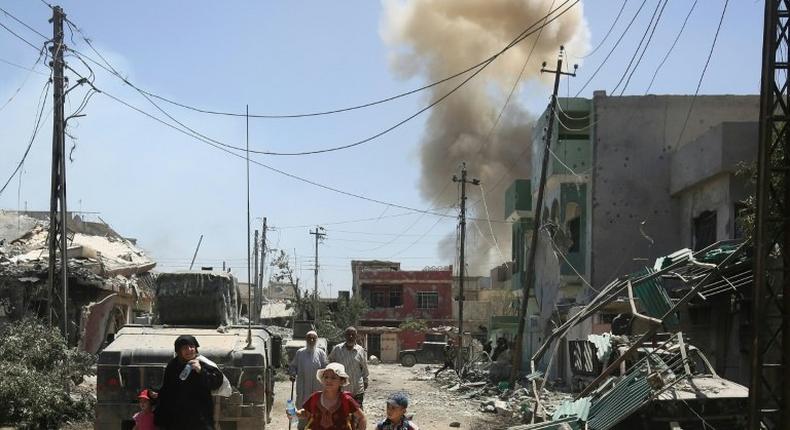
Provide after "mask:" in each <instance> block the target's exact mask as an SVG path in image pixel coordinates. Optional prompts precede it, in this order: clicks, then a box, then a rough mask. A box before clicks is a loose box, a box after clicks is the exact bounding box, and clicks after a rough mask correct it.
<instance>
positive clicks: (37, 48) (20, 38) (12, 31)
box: [0, 22, 39, 51]
mask: <svg viewBox="0 0 790 430" xmlns="http://www.w3.org/2000/svg"><path fill="white" fill-rule="evenodd" d="M0 27H3V28H4V29H5V30H6V31H7V32H9V33H11V34H12V35H14V36H16V38H17V39H19V40H21V41H22V42H24V43H25V44H27V45H30V46H31V47H32V48H33V49H35V50H36V51H38V50H39V47H37V46H36V45H34V44H32V43H30V42H29V41H28V40H27V39H25V38H24V37H22V36H20V35H19V34H18V33H16V32H14V30H11V29H10V28H8V27H6V25H5V24H3V23H2V22H0Z"/></svg>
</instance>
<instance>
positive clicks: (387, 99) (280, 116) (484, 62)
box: [66, 0, 578, 119]
mask: <svg viewBox="0 0 790 430" xmlns="http://www.w3.org/2000/svg"><path fill="white" fill-rule="evenodd" d="M569 1H571V0H565V1H564V2H563V3H562V4H561V5H560V6H559V7H557V8H556V9H554V10H553V11H550V12H549V14H548V15H547V16H546V18H547V17H548V16H550V15H551V14H552V13H554V12H556V11H557V10H559V9H561V8H562V7H563V6H564V5H565V4H567V3H568V2H569ZM576 3H578V0H576V1H574V3H573V5H575V4H576ZM573 5H571V7H573ZM563 13H565V12H562V13H561V14H560V15H562V14H563ZM542 20H544V18H540V19H539V20H538V21H536V22H535V23H533V24H532V25H530V26H529V27H527V29H525V30H524V31H522V32H521V33H520V34H519V35H518V36H517V37H516V38H514V39H513V40H512V41H511V42H510V43H509V44H508V45H507V46H506V47H505V48H504V49H502V50H501V51H499V52H497V53H495V54H493V55H491V56H489V57H488V58H486V59H484V60H482V61H480V62H478V63H477V64H474V65H472V66H470V67H467V68H466V69H464V70H462V71H460V72H457V73H454V74H452V75H449V76H447V77H445V78H442V79H440V80H438V81H435V82H432V83H429V84H427V85H424V86H422V87H419V88H415V89H413V90H409V91H406V92H403V93H400V94H396V95H393V96H389V97H385V98H382V99H378V100H374V101H371V102H367V103H362V104H359V105H355V106H349V107H344V108H337V109H331V110H325V111H317V112H307V113H295V114H250V115H249V117H250V118H267V119H288V118H304V117H315V116H325V115H332V114H337V113H342V112H348V111H353V110H358V109H363V108H367V107H372V106H376V105H379V104H383V103H386V102H390V101H393V100H397V99H399V98H402V97H406V96H409V95H412V94H415V93H418V92H421V91H424V90H427V89H430V88H433V87H435V86H437V85H440V84H442V83H445V82H447V81H450V80H453V79H455V78H457V77H459V76H462V75H464V74H466V73H469V72H471V71H472V70H475V69H477V68H480V67H481V66H483V67H484V65H485V66H487V65H488V63H490V62H492V61H493V60H495V59H496V58H497V57H498V56H499V55H501V54H502V53H504V52H505V51H507V50H508V49H510V48H512V47H513V46H515V45H516V44H518V43H519V42H520V41H521V40H523V39H524V38H525V37H526V36H528V35H525V34H524V33H526V32H527V31H529V29H530V28H532V27H534V26H535V25H537V23H538V22H540V21H542ZM66 22H67V23H68V24H69V25H70V26H71V27H73V29H74V30H76V31H77V32H78V33H79V34H80V35H81V36H82V38H83V39H84V40H85V41H86V42H87V43H88V45H89V46H90V47H91V49H92V50H93V51H94V52H96V53H97V55H99V56H100V57H101V54H99V53H98V52H97V51H96V49H95V48H93V46H92V44H91V43H90V40H89V39H88V38H87V36H85V34H84V32H83V31H82V29H80V28H79V27H78V26H77V25H76V24H75V23H74V22H72V21H70V20H68V19H66ZM102 59H103V58H102ZM103 60H104V59H103ZM104 61H105V62H106V60H104ZM108 66H109V63H108ZM110 68H112V67H110ZM111 73H112V72H111ZM124 81H126V82H127V83H128V84H129V85H130V86H133V84H131V82H129V81H127V80H126V79H124ZM139 91H141V92H143V93H145V94H146V95H148V96H151V97H153V98H156V99H159V100H162V101H164V102H166V103H170V104H172V105H175V106H178V107H181V108H184V109H189V110H192V111H195V112H199V113H204V114H211V115H222V116H234V117H242V116H246V114H244V113H239V112H226V111H218V110H211V109H203V108H198V107H195V106H192V105H188V104H186V103H182V102H178V101H174V100H172V99H169V98H167V97H164V96H161V95H158V94H155V93H152V92H148V91H146V90H142V89H139Z"/></svg>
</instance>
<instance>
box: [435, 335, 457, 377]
mask: <svg viewBox="0 0 790 430" xmlns="http://www.w3.org/2000/svg"><path fill="white" fill-rule="evenodd" d="M442 352H443V353H444V366H442V368H441V369H439V370H437V371H436V372H434V374H433V376H434V378H435V377H437V376H439V373H441V372H444V371H445V370H446V369H455V358H456V357H457V356H458V348H456V346H455V345H454V344H453V340H452V339H448V340H447V345H445V346H444V351H442Z"/></svg>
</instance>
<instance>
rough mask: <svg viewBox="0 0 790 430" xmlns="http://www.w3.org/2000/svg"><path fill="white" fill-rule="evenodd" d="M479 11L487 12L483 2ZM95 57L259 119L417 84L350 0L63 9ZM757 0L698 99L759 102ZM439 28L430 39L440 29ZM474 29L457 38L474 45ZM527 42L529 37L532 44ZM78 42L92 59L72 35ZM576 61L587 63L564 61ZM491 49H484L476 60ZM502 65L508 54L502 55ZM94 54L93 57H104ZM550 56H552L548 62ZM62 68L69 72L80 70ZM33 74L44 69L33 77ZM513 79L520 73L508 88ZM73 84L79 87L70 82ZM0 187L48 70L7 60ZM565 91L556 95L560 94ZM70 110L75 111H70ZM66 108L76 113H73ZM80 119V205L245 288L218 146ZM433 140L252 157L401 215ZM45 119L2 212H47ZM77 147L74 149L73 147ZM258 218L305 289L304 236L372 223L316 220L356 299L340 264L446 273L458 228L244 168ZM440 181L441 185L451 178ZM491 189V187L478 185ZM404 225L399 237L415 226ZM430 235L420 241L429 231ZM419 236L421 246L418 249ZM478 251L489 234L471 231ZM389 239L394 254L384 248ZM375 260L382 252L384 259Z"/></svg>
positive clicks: (732, 8)
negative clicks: (314, 229) (223, 271)
mask: <svg viewBox="0 0 790 430" xmlns="http://www.w3.org/2000/svg"><path fill="white" fill-rule="evenodd" d="M481 1H482V0H481ZM657 1H658V0H647V1H646V3H645V6H644V8H645V9H644V10H643V11H642V13H641V14H640V15H639V16H638V17H637V20H636V21H635V23H634V27H633V28H632V30H631V31H630V32H629V33H628V34H627V35H626V37H625V38H624V39H623V41H622V43H621V45H620V46H619V47H618V49H617V50H616V51H615V52H614V53H613V54H612V56H611V58H609V60H608V61H607V62H606V64H605V65H604V67H603V68H602V69H601V71H600V72H599V74H598V75H597V76H596V77H595V79H593V81H592V82H591V83H590V85H589V86H588V87H587V88H586V89H585V90H584V91H583V92H582V96H590V95H591V94H592V91H593V90H598V89H606V90H608V91H611V89H612V88H613V87H614V85H615V84H616V83H617V81H618V80H619V78H620V76H621V75H622V72H623V70H624V69H625V66H626V65H627V63H628V61H629V59H630V57H631V55H632V53H633V51H634V49H635V47H636V44H637V43H638V42H639V38H640V37H641V35H642V33H643V30H644V27H645V26H646V25H647V21H648V20H649V19H650V13H652V10H653V9H654V8H655V6H656V2H657ZM641 3H642V2H641V1H639V0H628V2H627V4H626V8H625V10H624V12H623V16H622V17H621V18H620V20H619V22H618V24H617V25H616V26H615V28H614V31H613V32H612V34H611V35H610V36H609V38H608V39H607V40H606V43H605V44H604V45H603V46H602V47H601V48H600V49H599V50H598V51H597V52H595V54H594V55H593V56H590V57H589V58H586V59H584V60H583V61H581V60H575V61H578V62H580V69H579V74H578V77H577V78H574V79H572V80H571V81H570V82H569V84H570V89H569V90H570V93H571V94H575V93H576V90H577V89H578V88H579V87H580V86H581V85H582V84H583V83H584V82H585V81H586V80H587V79H588V78H589V76H590V74H591V73H592V72H593V71H594V70H595V69H596V68H597V67H598V65H599V64H600V62H601V61H602V60H603V58H604V57H605V56H606V54H607V53H608V52H609V50H610V49H611V46H612V44H613V43H614V41H615V40H616V39H617V37H619V35H620V33H621V32H622V30H623V29H624V28H625V25H626V24H627V21H628V20H630V18H631V16H633V14H634V13H635V12H636V9H637V7H639V5H640V4H641ZM59 4H61V5H62V6H63V8H64V9H65V11H66V13H67V15H68V17H69V18H70V19H71V20H72V21H74V22H75V23H76V24H77V25H78V26H80V27H81V28H82V29H83V31H84V32H85V34H87V35H88V36H89V37H90V38H91V39H92V41H93V43H94V46H95V47H96V48H97V49H98V50H99V51H100V52H101V53H102V54H103V55H104V56H105V57H106V58H107V59H108V60H109V61H110V62H111V63H112V64H113V65H114V66H115V67H116V68H117V69H119V70H121V71H122V72H123V73H124V74H125V75H126V76H127V77H128V79H129V80H130V81H132V82H134V83H135V84H137V85H138V86H140V87H142V88H144V89H146V90H149V91H151V92H154V93H157V94H161V95H163V96H166V97H171V98H174V99H176V100H179V101H181V102H184V103H187V104H192V105H196V106H201V107H206V108H211V109H216V110H223V111H238V112H243V111H244V108H245V105H246V104H249V106H250V111H251V112H256V113H293V112H304V111H315V110H322V109H329V108H336V107H343V106H347V105H353V104H357V103H362V102H367V101H370V100H373V99H377V98H381V97H384V96H388V95H391V94H395V93H398V92H401V91H405V90H409V89H412V88H414V87H417V86H420V85H421V84H424V83H425V81H424V80H422V79H421V78H419V77H415V78H412V79H409V80H404V79H401V78H400V77H399V76H398V75H397V74H396V73H394V72H393V71H392V69H391V68H390V67H389V64H388V55H389V54H390V52H391V50H392V48H391V47H389V46H387V44H386V43H385V42H384V41H383V40H382V38H381V36H380V30H381V24H382V19H383V18H382V14H383V8H382V5H381V3H379V2H377V1H372V0H364V1H362V0H358V1H351V0H349V1H343V2H305V1H281V2H274V1H271V2H252V1H237V2H205V1H204V2H180V1H179V2H160V1H137V2H87V1H64V2H61V3H59ZM621 4H622V2H621V1H616V0H589V1H584V2H583V7H584V9H583V10H584V17H585V19H586V21H587V25H588V27H589V32H590V39H591V40H590V44H591V46H592V47H595V46H597V45H598V42H599V41H600V40H601V38H602V37H603V36H604V35H605V34H606V32H607V31H608V29H609V26H610V25H611V23H612V20H613V18H614V16H615V15H616V14H617V11H618V10H619V7H620V5H621ZM0 5H1V6H2V7H3V8H4V9H7V10H8V11H9V12H11V13H12V14H14V15H15V16H16V17H18V18H20V19H21V20H23V21H24V22H26V23H28V24H30V25H31V26H33V27H35V28H36V29H38V30H39V31H40V32H42V33H44V34H50V33H51V26H50V25H49V24H48V22H47V20H48V18H49V16H50V12H49V9H48V8H47V7H46V6H45V5H44V4H42V3H41V2H37V1H31V0H3V1H0ZM690 6H691V1H687V0H683V1H679V0H674V1H670V2H669V3H668V5H667V6H666V9H665V10H664V15H663V16H662V20H661V23H660V25H659V27H658V29H657V30H656V33H655V35H654V37H653V41H652V43H651V45H650V48H649V49H648V51H647V53H646V54H645V57H644V59H643V61H642V63H641V64H640V66H639V68H638V69H637V71H636V73H635V74H634V78H633V80H632V81H631V84H630V85H629V87H628V89H627V91H626V94H627V95H630V94H634V95H638V94H643V93H644V92H645V89H646V87H647V84H648V82H649V81H650V77H651V76H652V74H653V71H654V70H655V68H656V66H657V65H658V63H659V62H660V60H661V58H662V57H663V55H664V53H665V52H666V50H667V49H668V48H669V45H670V44H671V42H672V40H673V39H674V36H675V34H676V32H677V31H678V29H679V28H680V25H681V23H682V21H683V19H684V18H685V16H686V13H687V12H688V10H689V7H690ZM722 6H723V2H722V1H714V0H699V2H698V4H697V6H696V8H695V10H694V12H693V14H692V15H691V18H690V20H689V25H688V26H687V28H686V30H685V32H684V34H683V36H682V37H681V39H680V41H679V42H678V45H677V47H676V48H675V50H674V51H673V53H672V55H671V56H670V57H669V59H668V60H667V62H666V64H665V65H664V67H663V69H662V71H661V73H660V75H659V77H658V79H657V81H656V83H655V84H654V85H653V88H652V89H651V92H652V93H656V94H689V93H693V92H694V89H695V87H696V85H697V80H698V79H699V76H700V72H701V70H702V67H703V65H704V63H705V59H706V57H707V53H708V49H709V48H710V43H711V41H712V39H713V35H714V32H715V29H716V25H717V24H718V19H719V15H720V13H721V9H722ZM762 11H763V4H762V2H754V1H751V0H733V1H730V3H729V5H728V9H727V13H726V15H725V18H724V24H723V26H722V30H721V34H720V35H719V39H718V42H717V46H716V50H715V51H714V54H713V58H712V60H711V62H710V65H709V67H708V70H707V74H706V76H705V79H704V81H703V84H702V87H701V93H702V94H719V93H725V94H753V93H757V92H758V90H759V82H760V69H759V67H760V50H761V38H762V28H761V25H762ZM0 23H3V24H5V25H7V26H9V27H10V28H12V29H13V30H14V31H16V32H18V33H19V34H20V35H21V36H23V37H25V38H26V39H27V40H30V41H31V42H34V44H40V43H42V42H43V39H41V38H40V37H39V36H37V35H36V34H35V33H32V32H30V31H29V30H27V29H25V28H24V27H22V26H20V25H19V24H18V23H16V22H14V21H13V20H12V19H10V18H9V17H7V16H5V15H4V14H2V13H0ZM437 31H440V30H437ZM471 36H472V35H459V37H471ZM528 42H529V40H527V41H525V42H524V43H528ZM67 43H68V44H69V45H70V46H73V47H76V49H78V50H79V51H81V52H83V53H86V54H88V55H91V56H93V57H96V56H95V55H94V54H93V53H91V52H90V49H89V47H88V46H87V45H86V44H85V43H84V42H83V41H81V40H80V39H79V37H78V36H76V35H75V37H74V42H72V41H71V40H68V41H67ZM569 54H570V55H577V56H580V55H583V54H584V53H574V52H570V53H569ZM36 55H37V54H36V52H34V51H33V50H32V49H31V48H30V47H29V46H27V45H25V44H24V43H22V42H20V41H19V40H18V39H16V38H15V37H13V36H12V35H10V34H9V33H7V32H6V31H5V30H2V29H0V59H2V60H5V61H10V62H13V63H16V64H21V65H25V66H30V65H32V64H33V62H34V61H35V59H36ZM487 55H489V53H487V52H481V53H480V55H479V57H480V58H481V59H482V58H485V57H486V56H487ZM506 55H507V54H506ZM97 60H98V58H97ZM545 60H547V61H549V62H553V61H554V60H555V58H546V59H545ZM69 63H70V64H72V65H74V66H75V67H77V66H78V65H79V63H78V62H77V60H76V59H73V58H72V59H70V60H69ZM94 69H96V72H97V79H96V85H97V87H99V88H101V89H103V90H106V91H108V92H110V93H112V94H113V95H115V96H118V97H120V98H122V99H124V100H126V101H128V102H129V103H131V104H134V105H136V106H139V107H141V108H144V109H145V110H146V111H148V112H151V113H155V112H156V110H155V109H154V108H153V107H152V106H151V105H149V104H147V102H146V101H145V99H143V98H141V97H140V96H139V94H137V93H136V92H135V91H134V90H132V89H130V88H129V87H126V86H124V85H123V83H121V82H120V81H119V80H117V79H115V78H114V77H112V76H111V75H109V74H108V73H106V72H103V71H101V70H99V69H98V68H95V67H94ZM37 70H39V71H42V72H46V69H45V68H44V67H43V66H39V67H38V69H37ZM514 78H515V77H514ZM75 80H76V79H74V78H73V79H72V82H74V81H75ZM23 82H24V85H23V86H22V87H21V90H20V91H19V93H18V94H17V95H16V96H15V97H14V99H13V100H12V101H11V102H10V103H9V104H8V105H7V106H6V107H5V108H4V109H3V110H2V111H0V124H2V127H0V178H1V179H2V180H3V182H4V181H5V179H6V178H7V177H8V175H9V174H10V172H11V171H12V170H13V168H14V167H15V165H16V163H17V162H18V160H19V159H20V158H21V156H22V153H23V152H24V149H25V147H26V145H27V139H29V136H30V133H31V130H32V127H33V120H34V113H35V110H36V107H37V101H38V97H39V94H40V93H41V90H42V88H43V86H44V83H45V82H46V76H42V75H39V74H36V73H33V74H30V73H29V72H27V71H25V70H21V69H19V68H17V67H13V66H10V65H8V64H6V63H4V62H0V106H2V103H5V101H6V100H7V99H8V98H9V97H11V96H12V94H14V92H15V91H16V90H17V88H19V87H20V85H21V84H22V83H23ZM567 85H568V83H566V82H563V84H562V88H563V90H562V92H563V94H566V93H567V92H568V91H569V90H568V87H567ZM74 93H75V97H73V98H72V99H71V100H70V103H71V108H72V109H73V108H74V107H76V104H78V103H79V98H78V97H77V96H79V95H81V94H82V93H79V92H78V91H77V90H75V92H74ZM549 93H550V88H549V87H548V86H546V85H545V84H544V83H541V82H534V83H528V84H527V85H525V86H524V87H523V88H522V90H521V91H520V92H519V94H518V97H519V101H520V102H521V103H522V104H523V105H524V106H526V107H527V108H528V109H529V110H530V111H532V112H533V113H538V112H539V111H540V110H542V109H543V107H545V104H546V101H547V99H548V95H549ZM424 104H425V97H424V96H422V95H415V96H411V97H407V98H403V99H400V100H398V101H395V102H392V103H388V104H386V105H382V106H378V107H375V108H371V109H366V110H361V111H356V112H353V113H345V114H339V115H333V116H328V117H321V118H312V119H292V120H261V119H253V120H251V121H250V136H251V147H253V148H263V149H267V150H282V151H289V150H307V149H314V148H320V147H326V146H334V145H340V144H345V143H349V142H351V141H354V140H357V139H360V138H363V137H366V136H369V135H371V134H374V133H376V132H378V131H380V130H382V129H384V128H387V127H389V126H390V125H392V124H394V123H396V122H398V121H400V120H401V119H403V118H404V117H406V116H408V115H411V114H412V113H414V112H415V111H417V110H418V109H420V108H421V107H422V106H424ZM162 106H163V107H166V108H167V109H168V110H169V111H170V112H171V113H172V114H173V115H174V116H176V117H178V119H179V120H181V121H183V122H184V123H186V124H189V125H190V126H193V127H194V128H196V129H198V130H200V131H201V132H202V133H204V134H207V135H209V136H211V137H213V138H216V139H218V140H221V141H224V142H227V143H230V144H234V145H237V146H244V143H245V140H244V139H245V122H244V119H243V118H227V117H215V116H207V115H202V114H198V113H195V112H190V111H185V110H181V109H178V108H173V107H172V106H167V105H162ZM66 110H67V112H69V111H70V110H71V109H70V108H69V106H68V105H67V107H66ZM84 113H86V114H87V116H86V117H84V118H81V119H80V120H79V121H78V123H76V124H73V128H72V129H71V132H72V134H73V135H74V136H75V137H76V138H77V145H76V149H75V150H74V153H73V159H74V161H73V162H71V163H69V165H68V166H67V169H68V180H69V183H68V193H69V208H70V209H72V210H83V211H96V212H100V215H99V216H101V218H102V219H104V220H106V221H107V222H109V223H110V224H111V225H113V227H115V228H116V229H117V230H118V231H120V232H121V233H123V234H125V235H128V236H130V237H136V238H138V240H139V245H140V246H142V247H143V248H144V249H146V250H147V251H148V252H149V253H150V254H151V255H152V256H154V257H155V258H158V259H159V260H160V266H161V268H162V269H165V270H166V269H177V268H184V267H185V266H186V265H188V264H189V259H190V257H191V255H192V252H193V251H194V246H195V245H196V243H197V240H198V237H199V236H200V235H201V234H203V235H204V239H203V244H202V247H201V250H200V253H199V255H198V263H199V264H202V265H214V266H220V265H221V262H222V261H223V260H224V261H227V262H228V264H229V265H230V266H231V267H232V268H233V271H234V272H236V273H237V274H238V275H239V277H240V278H241V279H244V278H246V260H245V255H246V249H247V242H246V201H245V193H246V188H245V182H244V178H245V165H244V162H243V161H241V160H239V159H237V158H234V157H231V156H229V155H227V154H225V153H223V152H220V151H218V150H217V149H214V148H211V147H209V146H207V145H205V144H203V143H200V142H198V141H196V140H194V139H192V138H189V137H187V136H184V135H183V134H180V133H177V132H175V131H173V130H171V129H169V128H166V127H164V126H162V125H161V124H158V123H156V122H154V121H152V120H150V119H148V118H146V117H144V116H142V115H140V114H138V113H136V112H134V111H131V110H129V109H127V108H125V107H123V106H121V105H119V104H117V103H116V102H114V101H112V100H110V99H108V98H107V97H104V96H102V95H96V96H95V97H93V98H92V99H91V101H90V104H89V105H88V107H87V109H86V110H85V112H84ZM424 131H425V116H420V117H418V118H416V119H415V120H413V121H411V122H409V123H407V124H406V125H404V126H403V127H401V128H399V129H397V130H395V131H394V132H392V133H390V134H388V135H386V136H384V137H382V138H380V139H378V140H375V141H373V142H371V143H368V144H366V145H363V146H360V147H357V148H354V149H350V150H347V151H340V152H334V153H330V154H324V155H317V156H309V157H271V156H261V157H255V158H256V159H258V160H259V161H261V162H262V163H267V164H271V165H272V166H275V167H277V168H278V169H282V170H284V171H288V172H291V173H293V174H296V175H300V176H303V177H306V178H309V179H311V180H313V181H316V182H320V183H323V184H326V185H330V186H332V187H336V188H340V189H343V190H347V191H349V192H353V193H357V194H362V195H365V196H370V197H372V198H375V199H380V200H385V201H388V202H393V203H398V204H402V205H406V206H410V207H418V208H427V207H429V206H430V202H428V201H426V200H424V199H423V197H422V196H421V195H420V193H419V191H418V183H419V175H420V169H419V158H418V145H419V143H420V138H421V136H422V135H423V133H424ZM50 144H51V119H49V120H48V121H47V122H46V124H45V126H44V128H43V130H42V132H41V133H40V134H39V135H38V137H37V139H36V141H35V143H34V145H33V148H32V150H31V153H30V156H29V157H28V159H27V161H26V163H25V165H24V172H23V175H22V178H21V187H20V184H19V180H18V178H15V179H14V181H13V183H12V186H10V187H9V189H8V190H6V192H4V193H3V194H2V195H0V208H4V209H17V208H18V207H25V204H26V205H27V207H28V208H29V209H37V210H46V209H48V202H49V200H48V193H49V156H50ZM70 144H71V142H70V141H69V145H70ZM250 178H251V210H252V217H253V222H254V225H256V226H257V225H259V223H260V220H255V218H256V217H260V216H264V215H265V216H267V217H268V219H269V224H270V225H272V226H274V227H277V229H276V230H274V231H270V232H269V240H270V244H271V246H272V247H278V248H283V249H287V250H288V251H289V253H293V250H294V249H295V250H296V254H297V259H298V261H299V265H298V267H299V268H300V269H304V271H303V272H301V275H302V279H303V281H304V282H305V283H307V284H309V285H312V282H313V278H312V270H309V269H311V267H312V262H311V261H309V259H310V258H311V256H312V253H313V243H312V236H310V235H309V234H308V230H309V227H296V226H307V225H315V224H325V223H334V222H342V221H348V220H355V219H362V218H371V217H372V218H377V217H379V216H381V218H380V219H378V220H376V221H366V222H355V223H346V224H328V225H326V228H327V233H328V237H327V240H326V241H325V243H324V244H322V245H321V255H322V258H321V266H322V275H321V277H320V281H321V285H322V293H323V294H328V293H329V289H330V285H331V289H332V294H333V295H334V294H336V291H337V290H338V289H348V288H349V284H350V279H351V273H350V265H349V260H350V257H359V258H388V257H392V258H393V259H395V260H400V261H402V263H403V265H404V266H405V267H407V268H416V269H420V268H423V267H425V266H432V265H447V264H452V263H453V262H452V261H447V260H442V259H441V258H439V257H438V255H439V254H438V253H437V242H438V241H439V240H440V239H441V238H442V237H444V236H446V235H447V234H452V233H453V232H454V231H455V220H454V219H452V218H447V219H444V220H440V221H438V222H437V219H436V218H435V217H433V216H423V217H419V215H418V214H409V215H403V216H397V217H390V216H391V215H399V214H404V212H406V211H404V210H402V209H397V208H394V207H387V206H383V205H380V204H376V203H371V202H367V201H363V200H359V199H355V198H351V197H347V196H343V195H339V194H336V193H333V192H330V191H327V190H323V189H319V188H316V187H314V186H312V185H308V184H305V183H300V182H297V181H294V180H293V179H290V178H287V177H284V176H281V175H277V174H274V173H272V172H269V171H266V170H264V169H261V168H258V167H255V166H253V167H251V172H250ZM448 180H449V178H448ZM487 192H491V191H487ZM410 226H411V228H408V227H410ZM423 235H424V237H421V236H423ZM417 239H420V240H418V241H416V242H415V240H417ZM469 240H470V241H475V240H481V239H480V238H479V237H478V236H477V233H475V232H473V233H471V234H470V239H469ZM390 241H392V243H388V242H390ZM376 248H377V249H376Z"/></svg>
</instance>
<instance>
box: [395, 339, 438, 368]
mask: <svg viewBox="0 0 790 430" xmlns="http://www.w3.org/2000/svg"><path fill="white" fill-rule="evenodd" d="M445 346H447V342H423V343H422V345H421V346H420V348H418V349H404V350H402V351H401V352H399V353H398V361H400V364H401V366H405V367H412V366H414V365H415V364H417V363H420V364H422V363H444V347H445Z"/></svg>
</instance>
